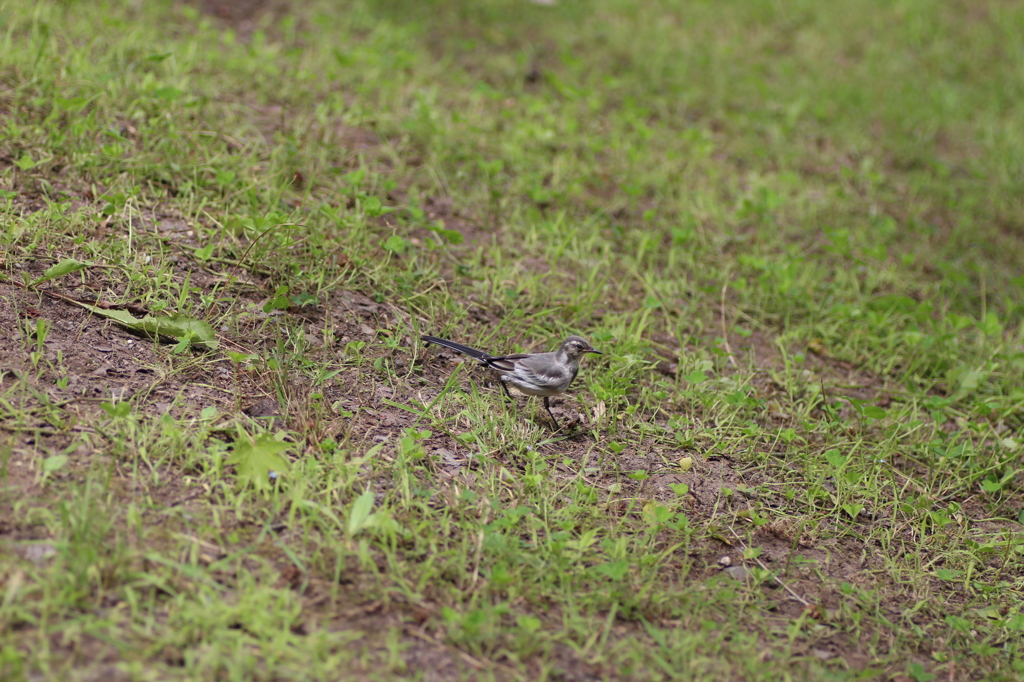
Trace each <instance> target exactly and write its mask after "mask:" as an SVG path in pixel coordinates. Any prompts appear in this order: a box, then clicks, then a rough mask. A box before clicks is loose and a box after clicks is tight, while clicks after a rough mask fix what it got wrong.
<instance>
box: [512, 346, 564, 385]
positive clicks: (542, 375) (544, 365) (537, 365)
mask: <svg viewBox="0 0 1024 682" xmlns="http://www.w3.org/2000/svg"><path fill="white" fill-rule="evenodd" d="M554 356H555V354H554V353H538V354H537V355H527V356H525V357H522V358H520V359H519V362H518V363H516V369H515V371H516V374H518V375H519V376H522V377H524V378H526V379H528V380H530V381H532V382H533V383H535V384H539V385H542V386H546V385H550V384H558V383H562V382H565V383H566V384H568V381H572V380H573V379H574V378H575V375H572V374H570V368H569V367H566V366H565V365H562V364H559V363H556V362H554V360H555V357H554ZM566 379H568V381H566Z"/></svg>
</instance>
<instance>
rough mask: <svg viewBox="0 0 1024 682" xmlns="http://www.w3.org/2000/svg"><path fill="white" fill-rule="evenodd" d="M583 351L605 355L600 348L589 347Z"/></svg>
mask: <svg viewBox="0 0 1024 682" xmlns="http://www.w3.org/2000/svg"><path fill="white" fill-rule="evenodd" d="M583 352H584V353H593V354H594V355H604V353H602V352H601V351H599V350H594V349H593V348H588V349H586V350H585V351H583Z"/></svg>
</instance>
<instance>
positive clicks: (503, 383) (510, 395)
mask: <svg viewBox="0 0 1024 682" xmlns="http://www.w3.org/2000/svg"><path fill="white" fill-rule="evenodd" d="M498 384H499V385H500V386H501V390H503V391H505V397H506V398H508V401H509V402H510V403H512V404H513V405H515V404H516V401H515V399H514V398H513V397H512V394H511V393H509V392H508V386H506V385H505V382H504V381H502V380H501V379H498Z"/></svg>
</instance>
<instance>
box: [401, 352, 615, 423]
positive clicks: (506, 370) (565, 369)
mask: <svg viewBox="0 0 1024 682" xmlns="http://www.w3.org/2000/svg"><path fill="white" fill-rule="evenodd" d="M420 339H421V340H423V341H426V342H427V343H433V344H436V345H438V346H443V347H445V348H450V349H451V350H454V351H458V352H459V353H462V354H464V355H468V356H469V357H471V358H473V359H474V360H479V361H480V364H481V365H482V366H484V367H487V368H488V369H492V370H494V371H496V372H498V373H499V374H500V377H499V378H500V379H501V388H502V390H504V391H505V395H507V396H508V398H509V400H512V394H511V393H509V392H508V384H512V385H513V386H515V387H516V388H517V389H519V391H520V392H521V393H524V394H526V395H536V396H542V397H543V398H544V409H545V410H547V411H548V415H549V416H550V417H551V421H552V422H554V424H555V430H556V431H557V430H559V429H561V428H562V427H561V426H560V425H559V423H558V420H557V419H555V415H554V414H552V413H551V404H550V403H549V402H548V399H549V398H550V397H551V396H554V395H560V394H562V393H565V391H566V389H568V388H569V385H570V384H572V382H573V380H574V379H575V378H576V374H577V373H579V371H580V359H581V358H582V357H583V356H584V355H586V354H587V353H594V354H595V355H603V353H601V351H598V350H595V349H594V347H593V346H591V345H590V343H588V342H587V340H586V339H584V338H583V337H582V336H570V337H569V338H567V339H566V340H565V341H563V342H562V345H561V346H559V347H558V350H555V351H551V352H550V353H513V354H511V355H491V354H490V353H485V352H483V351H482V350H477V349H476V348H471V347H469V346H464V345H462V344H461V343H456V342H455V341H449V340H448V339H440V338H438V337H436V336H421V337H420Z"/></svg>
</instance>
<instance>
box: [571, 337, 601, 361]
mask: <svg viewBox="0 0 1024 682" xmlns="http://www.w3.org/2000/svg"><path fill="white" fill-rule="evenodd" d="M562 350H563V351H564V352H565V354H566V355H568V356H569V357H570V358H578V357H580V356H581V355H583V354H585V353H594V354H595V355H601V354H602V353H601V351H598V350H594V347H593V346H591V345H590V344H589V343H587V340H586V339H585V338H583V337H582V336H570V337H569V338H567V339H566V340H565V341H563V342H562Z"/></svg>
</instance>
